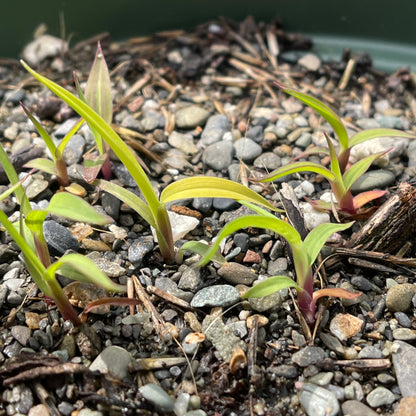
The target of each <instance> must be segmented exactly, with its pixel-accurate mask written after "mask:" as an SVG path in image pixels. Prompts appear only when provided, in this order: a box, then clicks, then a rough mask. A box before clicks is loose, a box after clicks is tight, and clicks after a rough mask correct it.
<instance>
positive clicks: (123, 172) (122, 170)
mask: <svg viewBox="0 0 416 416" xmlns="http://www.w3.org/2000/svg"><path fill="white" fill-rule="evenodd" d="M113 172H114V175H115V176H116V177H117V179H119V180H120V181H121V182H122V183H123V185H126V186H129V187H131V188H135V187H136V186H137V184H136V181H135V180H134V179H133V176H131V174H130V172H129V171H128V170H127V168H126V167H125V166H124V165H123V164H121V163H117V164H115V165H114V166H113Z"/></svg>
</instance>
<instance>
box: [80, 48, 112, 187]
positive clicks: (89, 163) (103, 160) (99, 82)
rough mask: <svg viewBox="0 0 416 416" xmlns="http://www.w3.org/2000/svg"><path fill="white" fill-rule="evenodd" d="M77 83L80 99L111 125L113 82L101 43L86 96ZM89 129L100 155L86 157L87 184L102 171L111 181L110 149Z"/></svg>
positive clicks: (90, 75)
mask: <svg viewBox="0 0 416 416" xmlns="http://www.w3.org/2000/svg"><path fill="white" fill-rule="evenodd" d="M75 83H76V87H77V91H78V95H79V97H80V98H81V99H82V100H83V101H84V102H86V103H87V104H88V105H89V106H90V107H91V108H92V109H93V110H94V111H95V112H96V113H97V114H99V115H100V116H101V117H102V118H103V119H104V120H105V122H106V123H107V124H111V120H112V118H113V99H112V96H111V80H110V73H109V71H108V66H107V63H106V61H105V58H104V55H103V51H102V49H101V44H100V42H98V44H97V51H96V53H95V58H94V62H93V64H92V67H91V70H90V74H89V76H88V81H87V86H86V88H85V94H83V93H82V90H81V87H80V85H79V82H78V80H77V78H76V77H75ZM89 127H90V129H91V131H92V133H93V135H94V138H95V142H96V145H97V149H98V153H99V154H98V155H95V154H93V153H88V154H86V155H84V169H85V179H86V181H87V182H92V181H93V180H94V179H95V178H96V177H97V175H98V173H99V171H100V169H101V172H102V174H103V176H104V178H106V179H110V178H111V163H110V157H109V154H108V150H109V147H108V145H107V143H106V142H105V140H104V139H103V137H102V135H101V134H100V133H99V132H98V131H97V130H96V129H95V128H94V126H93V125H89Z"/></svg>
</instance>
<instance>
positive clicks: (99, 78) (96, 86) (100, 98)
mask: <svg viewBox="0 0 416 416" xmlns="http://www.w3.org/2000/svg"><path fill="white" fill-rule="evenodd" d="M75 83H76V86H77V91H78V95H79V96H80V98H81V100H83V101H84V102H86V103H88V104H89V105H90V106H91V108H93V109H94V110H95V111H96V112H97V113H98V114H100V115H101V116H102V118H103V119H104V120H105V121H106V122H107V123H108V124H110V123H111V119H112V116H113V108H112V97H111V81H110V75H109V72H108V67H107V64H106V62H105V59H104V56H103V53H102V49H101V45H100V43H98V46H97V52H96V55H95V59H94V63H93V65H92V67H91V71H90V74H89V77H88V81H87V85H86V88H85V94H84V93H83V92H82V90H81V87H80V85H79V82H78V80H77V79H76V78H75ZM20 104H21V106H22V108H23V111H24V112H25V113H26V115H27V116H28V118H29V119H30V120H31V121H32V123H33V124H34V126H35V127H36V129H37V131H38V133H39V135H40V136H41V137H42V139H43V141H44V142H45V144H46V146H47V148H48V150H49V152H50V154H51V157H52V160H50V159H45V158H37V159H34V160H31V161H30V162H28V163H27V164H26V165H25V167H29V168H33V169H39V170H41V171H43V172H46V173H49V174H50V175H56V177H57V180H58V183H59V185H60V186H62V187H66V186H68V185H69V179H68V171H67V167H66V164H65V160H64V158H63V153H64V150H65V147H66V145H67V144H68V142H69V140H70V139H71V137H72V136H73V135H74V134H75V133H76V132H77V131H78V130H79V129H80V127H81V126H82V124H83V123H84V120H82V119H81V120H80V121H78V122H77V123H76V124H75V125H74V127H73V128H72V129H71V130H70V131H69V132H68V134H67V135H66V136H65V137H64V138H63V139H62V141H61V142H60V143H59V145H55V143H54V141H53V140H52V138H51V137H50V135H49V134H48V133H47V131H46V130H45V129H44V128H43V126H42V125H41V124H40V123H39V122H38V121H37V120H36V118H35V117H34V116H33V115H32V114H31V113H30V111H29V110H28V109H27V108H26V107H25V106H24V105H23V103H20ZM90 127H91V126H90ZM91 131H92V133H93V135H94V138H95V142H96V145H97V149H98V152H99V155H95V154H93V153H91V152H90V153H88V154H86V155H85V156H84V169H85V172H84V173H85V179H86V181H87V182H91V181H93V180H94V179H95V178H96V177H97V175H98V173H99V171H100V170H101V171H102V172H103V176H104V177H105V178H110V177H111V164H110V159H109V156H108V146H107V145H106V143H105V142H104V141H103V139H102V137H101V135H100V134H99V133H98V132H97V131H96V130H95V129H94V128H93V127H91Z"/></svg>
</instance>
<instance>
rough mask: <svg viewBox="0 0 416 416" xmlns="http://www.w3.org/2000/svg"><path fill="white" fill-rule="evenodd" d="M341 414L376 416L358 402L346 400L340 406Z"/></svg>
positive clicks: (372, 411)
mask: <svg viewBox="0 0 416 416" xmlns="http://www.w3.org/2000/svg"><path fill="white" fill-rule="evenodd" d="M341 409H342V414H343V415H348V416H364V415H365V416H378V413H376V412H375V411H374V410H372V409H370V408H369V407H368V406H366V405H365V404H364V403H361V402H359V401H358V400H347V401H345V402H344V403H342V405H341Z"/></svg>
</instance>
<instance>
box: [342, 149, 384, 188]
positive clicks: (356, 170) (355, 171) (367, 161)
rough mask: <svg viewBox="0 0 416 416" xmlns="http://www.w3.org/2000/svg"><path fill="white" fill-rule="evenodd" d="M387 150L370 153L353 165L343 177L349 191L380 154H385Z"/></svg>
mask: <svg viewBox="0 0 416 416" xmlns="http://www.w3.org/2000/svg"><path fill="white" fill-rule="evenodd" d="M385 153H386V152H379V153H375V154H374V155H370V156H367V157H365V158H364V159H361V160H359V161H358V162H357V163H355V164H354V165H352V166H351V167H350V168H349V169H348V170H347V171H346V172H345V173H344V176H343V177H342V180H343V182H344V186H345V188H346V190H347V191H348V190H349V189H350V188H351V186H352V185H353V184H354V182H355V181H356V180H357V179H358V178H359V177H360V176H361V175H362V174H363V173H365V172H366V171H367V170H368V168H369V167H370V166H371V164H372V163H373V162H374V161H375V160H376V159H378V158H379V157H380V156H382V155H384V154H385Z"/></svg>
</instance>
